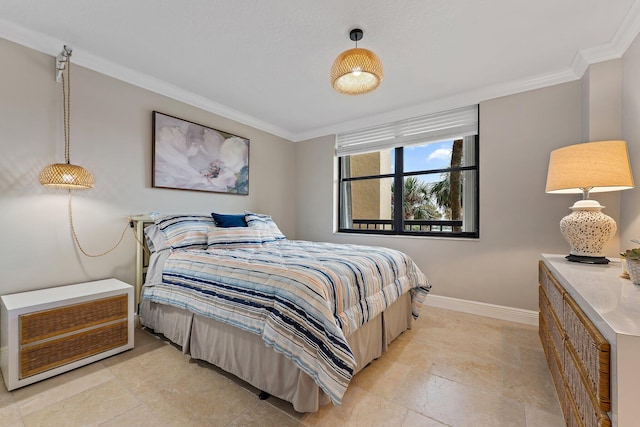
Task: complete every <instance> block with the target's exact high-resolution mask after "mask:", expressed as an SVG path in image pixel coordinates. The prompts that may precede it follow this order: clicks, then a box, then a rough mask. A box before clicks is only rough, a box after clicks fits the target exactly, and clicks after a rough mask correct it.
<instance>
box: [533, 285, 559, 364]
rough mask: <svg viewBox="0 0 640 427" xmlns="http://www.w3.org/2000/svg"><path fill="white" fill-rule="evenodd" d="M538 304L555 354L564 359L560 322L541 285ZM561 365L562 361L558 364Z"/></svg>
mask: <svg viewBox="0 0 640 427" xmlns="http://www.w3.org/2000/svg"><path fill="white" fill-rule="evenodd" d="M538 289H539V306H540V316H542V318H543V319H544V323H545V327H546V329H547V333H548V334H549V339H550V340H551V342H552V343H553V346H554V347H555V351H556V354H557V356H558V360H559V361H560V362H563V361H564V332H563V331H562V326H561V324H560V320H559V319H558V318H557V317H556V315H555V313H554V312H553V311H552V308H551V304H550V303H549V300H548V299H547V296H546V294H545V292H544V289H542V287H539V288H538ZM560 366H562V363H561V364H560Z"/></svg>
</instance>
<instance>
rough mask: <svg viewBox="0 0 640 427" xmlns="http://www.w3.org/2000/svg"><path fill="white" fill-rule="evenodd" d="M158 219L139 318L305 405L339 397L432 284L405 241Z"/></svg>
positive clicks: (406, 324) (258, 218)
mask: <svg viewBox="0 0 640 427" xmlns="http://www.w3.org/2000/svg"><path fill="white" fill-rule="evenodd" d="M152 220H153V221H152V222H151V221H150V220H146V221H145V220H142V219H139V220H138V225H137V229H138V230H141V229H142V228H143V226H144V236H143V240H144V242H146V244H147V246H148V248H149V252H150V253H151V255H150V257H149V258H148V267H147V271H146V278H145V280H144V284H143V286H141V289H140V296H139V306H138V310H139V320H140V322H141V324H142V325H143V326H144V327H147V328H149V329H152V330H153V331H155V332H157V333H160V334H162V335H164V336H165V337H167V338H168V339H169V340H170V341H172V342H174V343H176V344H177V345H179V346H181V348H182V351H183V352H185V353H188V354H190V356H191V357H193V358H196V359H201V360H205V361H207V362H210V363H212V364H214V365H216V366H218V367H220V368H221V369H223V370H225V371H227V372H229V373H231V374H233V375H235V376H237V377H239V378H240V379H242V380H244V381H246V382H248V383H249V384H251V385H253V386H254V387H256V388H258V389H259V390H261V391H262V392H263V393H268V394H270V395H273V396H276V397H279V398H281V399H284V400H286V401H289V402H291V403H292V405H293V408H294V409H295V410H296V411H298V412H315V411H317V410H318V408H319V407H320V406H322V405H325V404H328V403H329V402H333V404H340V403H341V399H342V396H343V394H344V392H345V390H346V388H347V387H348V384H349V381H350V380H351V378H352V377H353V375H354V374H355V373H357V372H358V371H359V370H361V369H363V368H364V367H365V366H366V365H367V364H368V363H370V362H371V361H372V360H374V359H376V358H378V357H379V356H380V355H381V354H382V353H383V352H384V351H386V349H387V347H388V345H389V343H391V341H393V340H394V339H395V338H396V337H397V336H399V335H400V334H401V333H402V332H403V331H405V330H406V329H408V328H410V327H411V322H412V321H413V319H414V318H415V317H417V315H418V310H419V307H420V305H421V304H422V302H423V300H424V298H425V297H426V295H427V294H428V292H429V289H430V285H429V284H428V282H427V279H426V278H425V276H424V275H423V274H422V272H421V271H420V270H419V269H418V268H417V267H416V266H415V264H414V263H413V261H412V260H411V259H410V258H409V257H407V256H406V255H405V254H403V253H401V252H399V251H395V250H391V249H387V248H379V247H368V246H358V245H344V244H343V245H337V244H330V243H317V242H306V241H295V240H289V239H287V238H286V237H285V236H284V235H283V234H282V233H281V232H280V230H279V229H278V227H277V225H276V224H275V222H274V221H273V220H272V219H271V218H270V217H269V216H267V215H260V214H254V213H251V212H247V213H245V214H238V215H218V214H212V216H207V215H185V214H181V215H161V214H153V215H152ZM147 224H148V225H147ZM138 258H139V260H140V261H139V262H141V260H143V259H144V258H145V257H138Z"/></svg>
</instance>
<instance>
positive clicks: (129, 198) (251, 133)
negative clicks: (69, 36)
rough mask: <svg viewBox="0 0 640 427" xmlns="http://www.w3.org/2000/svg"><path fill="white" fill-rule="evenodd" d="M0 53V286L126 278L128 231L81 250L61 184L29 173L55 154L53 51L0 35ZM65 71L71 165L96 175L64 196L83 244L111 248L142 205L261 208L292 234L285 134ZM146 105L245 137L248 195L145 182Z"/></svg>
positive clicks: (130, 272) (60, 157)
mask: <svg viewBox="0 0 640 427" xmlns="http://www.w3.org/2000/svg"><path fill="white" fill-rule="evenodd" d="M60 48H61V49H62V46H61V47H60ZM0 57H1V58H2V67H0V94H1V96H0V152H1V153H2V154H1V155H0V239H1V242H2V244H1V247H0V269H1V271H2V274H3V278H4V279H3V280H2V283H1V284H0V294H6V293H12V292H18V291H24V290H30V289H38V288H44V287H50V286H55V285H62V284H67V283H75V282H80V281H87V280H93V279H101V278H106V277H115V278H118V279H120V280H123V281H125V282H128V283H133V280H134V256H135V251H134V248H135V241H134V239H133V237H132V235H131V233H129V232H127V235H126V236H125V239H124V242H123V244H122V245H121V246H120V247H118V249H116V250H115V251H114V252H113V253H111V254H109V255H106V256H104V257H100V258H87V257H85V256H83V255H81V254H80V253H79V252H78V251H77V250H76V248H75V247H74V244H73V242H72V237H71V233H70V227H69V221H68V216H67V192H66V191H65V190H53V189H47V188H44V187H43V186H41V185H40V183H39V181H38V175H39V173H40V171H41V170H42V168H43V167H44V166H45V165H47V164H50V163H54V162H63V161H64V142H63V136H62V102H61V88H60V85H59V84H58V83H56V81H55V77H54V76H55V72H54V69H55V60H54V58H53V57H51V56H47V55H44V54H41V53H38V52H35V51H33V50H30V49H27V48H25V47H22V46H19V45H17V44H14V43H11V42H8V41H6V40H3V39H0ZM71 79H72V85H73V86H72V105H71V110H72V111H71V162H72V163H75V164H79V165H82V166H83V167H85V168H86V169H88V170H89V171H90V172H92V173H93V175H94V177H95V180H96V184H95V187H94V188H93V189H91V190H85V191H78V192H74V197H73V210H74V212H73V213H74V220H75V226H76V229H77V232H78V235H79V238H80V241H81V243H82V244H83V246H84V247H85V249H86V250H87V251H88V252H91V253H100V252H102V251H104V250H106V249H108V248H109V247H111V246H112V245H114V244H115V243H116V241H117V240H118V238H119V236H120V233H121V231H122V229H123V227H124V225H125V223H126V218H127V216H128V215H129V214H138V213H144V212H149V211H160V212H202V213H210V212H212V211H218V212H241V211H243V210H244V209H250V210H254V211H259V212H267V213H270V214H272V215H273V217H274V218H275V219H276V221H277V223H278V224H279V225H280V226H281V228H282V230H283V232H284V233H285V234H287V235H289V236H290V237H294V231H295V210H294V201H293V198H292V197H291V195H292V194H293V192H294V188H295V182H294V179H293V178H294V176H293V170H294V169H293V166H292V165H293V162H294V154H295V153H294V149H293V143H292V142H290V141H287V140H284V139H282V138H279V137H276V136H273V135H270V134H267V133H265V132H262V131H259V130H256V129H254V128H251V127H248V126H245V125H242V124H239V123H237V122H234V121H232V120H229V119H225V118H222V117H219V116H216V115H213V114H211V113H207V112H205V111H202V110H199V109H197V108H194V107H191V106H188V105H185V104H182V103H180V102H177V101H174V100H172V99H170V98H167V97H164V96H161V95H158V94H155V93H152V92H149V91H146V90H143V89H140V88H138V87H135V86H132V85H129V84H126V83H123V82H121V81H118V80H115V79H112V78H110V77H107V76H105V75H102V74H99V73H96V72H93V71H90V70H88V69H84V68H82V67H79V66H76V65H72V74H71ZM153 110H157V111H161V112H164V113H166V114H170V115H173V116H176V117H180V118H184V119H187V120H190V121H193V122H196V123H200V124H203V125H207V126H210V127H213V128H216V129H220V130H223V131H226V132H229V133H233V134H237V135H240V136H243V137H246V138H249V139H250V140H251V142H250V160H249V166H250V172H249V174H250V176H249V196H240V195H226V194H217V193H203V192H193V191H179V190H167V189H157V188H151V146H152V141H151V139H152V129H151V125H152V111H153Z"/></svg>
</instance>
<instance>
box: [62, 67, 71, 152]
mask: <svg viewBox="0 0 640 427" xmlns="http://www.w3.org/2000/svg"><path fill="white" fill-rule="evenodd" d="M61 79H62V116H63V117H62V122H63V124H64V160H65V162H66V163H67V164H70V163H71V162H70V161H69V159H70V157H71V153H70V147H71V128H70V127H69V122H70V116H71V61H68V62H67V79H66V80H68V81H69V83H68V84H66V80H65V78H64V73H62V75H61Z"/></svg>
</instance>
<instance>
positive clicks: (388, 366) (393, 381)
mask: <svg viewBox="0 0 640 427" xmlns="http://www.w3.org/2000/svg"><path fill="white" fill-rule="evenodd" d="M410 370H411V367H410V366H407V365H404V364H402V363H396V362H393V359H392V358H390V357H386V355H383V356H382V357H380V358H379V359H378V360H374V361H373V362H371V364H370V365H369V366H367V367H366V368H365V369H363V370H362V371H360V372H358V373H357V374H356V375H355V376H354V377H353V379H352V380H351V384H350V386H354V385H355V386H357V387H359V388H361V389H363V390H366V391H368V392H369V393H372V394H375V395H376V396H379V397H381V398H383V399H387V400H388V399H391V397H392V396H393V395H394V394H395V392H396V390H397V389H398V388H399V387H401V386H402V380H403V379H404V377H406V376H407V374H408V373H409V371H410Z"/></svg>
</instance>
